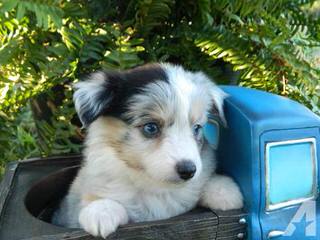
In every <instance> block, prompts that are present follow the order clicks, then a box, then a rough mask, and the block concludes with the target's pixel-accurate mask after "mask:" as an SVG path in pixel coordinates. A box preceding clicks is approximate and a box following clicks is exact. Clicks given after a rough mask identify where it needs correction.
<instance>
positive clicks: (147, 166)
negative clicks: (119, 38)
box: [74, 64, 225, 183]
mask: <svg viewBox="0 0 320 240" xmlns="http://www.w3.org/2000/svg"><path fill="white" fill-rule="evenodd" d="M224 96H225V94H224V93H223V92H222V91H221V90H220V89H219V88H217V87H216V86H215V85H214V84H213V83H212V82H211V81H210V80H209V79H208V78H207V77H206V76H205V75H204V74H202V73H200V72H197V73H191V72H188V71H186V70H184V69H183V68H182V67H179V66H173V65H170V64H154V65H146V66H143V67H139V68H135V69H133V70H129V71H125V72H109V73H105V72H98V73H95V74H93V75H91V77H90V79H89V80H88V81H84V82H80V83H78V84H77V85H76V92H75V94H74V100H75V106H76V109H77V112H78V114H79V117H80V119H81V121H82V122H83V124H84V125H85V126H88V125H90V128H89V132H90V131H92V132H99V131H100V132H103V131H106V132H107V133H109V134H107V136H108V138H109V139H105V140H104V141H106V142H107V143H108V147H112V148H113V149H114V151H115V152H116V154H117V157H118V159H119V161H123V162H124V163H125V164H126V166H127V167H128V168H131V169H133V170H135V171H140V172H141V173H143V174H147V175H148V176H149V177H151V178H153V179H155V180H157V181H164V182H174V183H179V182H184V181H187V180H191V179H195V178H197V176H198V175H199V174H200V173H201V171H202V163H201V148H202V145H203V142H204V139H203V135H202V127H203V125H204V124H205V123H206V121H207V114H208V112H209V111H211V110H213V109H214V110H215V112H216V114H219V115H220V117H221V118H223V111H222V103H223V98H224ZM97 122H99V124H96V123H97ZM101 128H103V129H101ZM91 137H94V136H91Z"/></svg>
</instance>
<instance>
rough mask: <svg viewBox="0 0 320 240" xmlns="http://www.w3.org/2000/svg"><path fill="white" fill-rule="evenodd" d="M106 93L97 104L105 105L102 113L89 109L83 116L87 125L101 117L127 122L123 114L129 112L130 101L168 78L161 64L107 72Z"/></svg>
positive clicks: (97, 100) (101, 94) (104, 92)
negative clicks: (145, 87) (150, 85)
mask: <svg viewBox="0 0 320 240" xmlns="http://www.w3.org/2000/svg"><path fill="white" fill-rule="evenodd" d="M104 74H105V85H104V88H105V91H101V92H100V94H99V95H98V96H97V98H96V103H95V104H105V103H107V104H105V106H104V107H103V108H102V109H101V111H100V112H92V110H90V109H88V111H87V112H85V113H84V114H83V116H82V119H83V122H85V125H89V124H90V123H92V122H93V121H94V120H95V119H97V118H98V117H99V116H102V115H103V116H113V117H118V118H121V119H122V120H124V121H126V122H130V119H124V118H123V117H122V114H123V113H124V112H125V111H126V110H127V101H128V99H129V98H130V97H131V96H133V95H135V94H138V93H140V92H141V91H142V89H143V87H144V86H146V85H147V84H149V83H152V82H155V81H165V82H168V76H167V74H166V72H165V71H164V70H163V68H162V67H161V66H160V65H159V64H147V65H144V66H141V67H137V68H134V69H131V70H127V71H122V72H121V71H109V72H108V71H106V72H104Z"/></svg>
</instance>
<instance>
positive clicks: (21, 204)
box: [0, 156, 246, 240]
mask: <svg viewBox="0 0 320 240" xmlns="http://www.w3.org/2000/svg"><path fill="white" fill-rule="evenodd" d="M80 164H81V156H63V157H50V158H42V159H31V160H25V161H19V162H12V163H9V164H8V166H7V169H6V173H5V175H4V178H3V180H2V183H1V185H0V239H3V240H17V239H33V240H44V239H47V240H53V239H72V240H75V239H79V240H80V239H81V240H89V239H95V238H94V237H92V236H90V235H89V234H87V233H86V232H84V231H83V230H81V229H70V228H63V227H59V226H55V225H52V224H50V219H51V216H52V213H53V212H54V210H55V208H56V207H57V205H58V204H59V201H60V200H61V198H62V197H63V196H64V195H65V194H66V192H67V190H68V187H69V185H70V183H71V181H72V179H73V178H74V176H75V175H76V173H77V171H78V169H79V166H80ZM245 217H246V215H245V214H244V213H243V212H242V211H240V210H237V211H225V212H223V211H221V212H220V211H219V212H218V211H217V212H212V211H210V210H208V209H201V208H197V209H195V210H193V211H191V212H189V213H186V214H184V215H181V216H178V217H174V218H171V219H168V220H161V221H154V222H142V223H135V224H128V225H125V226H123V227H120V228H119V229H118V230H117V231H116V232H115V233H113V234H112V235H110V236H109V237H108V239H184V240H185V239H197V240H198V239H199V240H200V239H205V240H207V239H217V240H218V239H219V240H232V239H244V238H245V232H246V224H245Z"/></svg>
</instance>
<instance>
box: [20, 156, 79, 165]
mask: <svg viewBox="0 0 320 240" xmlns="http://www.w3.org/2000/svg"><path fill="white" fill-rule="evenodd" d="M82 158H83V156H82V155H80V154H71V155H66V156H51V157H44V158H39V157H36V158H29V159H26V160H20V161H17V162H18V163H19V164H21V165H43V164H44V165H51V164H53V163H56V162H58V163H59V162H70V163H72V162H74V163H75V164H78V163H80V162H81V161H82Z"/></svg>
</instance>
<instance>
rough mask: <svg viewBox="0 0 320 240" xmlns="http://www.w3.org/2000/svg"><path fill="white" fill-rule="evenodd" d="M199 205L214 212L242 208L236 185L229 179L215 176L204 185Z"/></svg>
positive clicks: (241, 200)
mask: <svg viewBox="0 0 320 240" xmlns="http://www.w3.org/2000/svg"><path fill="white" fill-rule="evenodd" d="M200 205H202V206H204V207H208V208H210V209H215V210H224V211H225V210H231V209H239V208H242V207H243V199H242V194H241V192H240V189H239V187H238V185H237V184H236V183H235V182H234V181H233V180H232V179H231V178H229V177H226V176H221V175H216V176H214V177H213V178H212V179H210V180H209V182H208V183H207V184H206V186H205V188H204V191H203V193H202V196H201V199H200Z"/></svg>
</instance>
